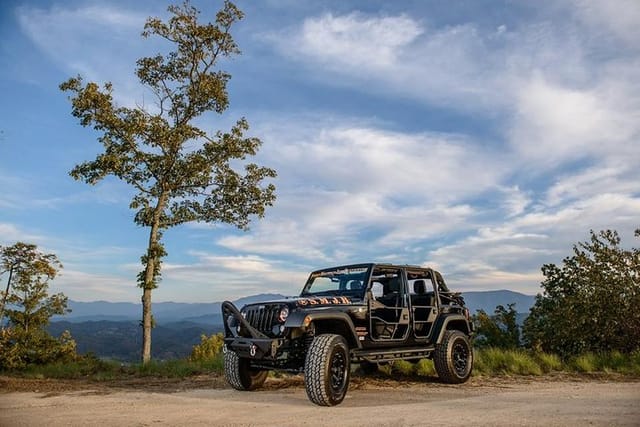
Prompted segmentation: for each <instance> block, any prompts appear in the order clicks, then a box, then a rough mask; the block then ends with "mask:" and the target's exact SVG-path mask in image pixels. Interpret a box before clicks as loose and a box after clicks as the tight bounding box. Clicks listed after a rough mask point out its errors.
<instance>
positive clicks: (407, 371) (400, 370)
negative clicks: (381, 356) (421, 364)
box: [391, 360, 414, 377]
mask: <svg viewBox="0 0 640 427" xmlns="http://www.w3.org/2000/svg"><path fill="white" fill-rule="evenodd" d="M413 367H414V365H413V363H411V362H407V361H406V360H396V361H395V362H393V365H391V373H392V374H400V375H403V376H406V377H408V376H411V375H412V374H413Z"/></svg>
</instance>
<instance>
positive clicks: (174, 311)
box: [52, 290, 535, 325]
mask: <svg viewBox="0 0 640 427" xmlns="http://www.w3.org/2000/svg"><path fill="white" fill-rule="evenodd" d="M462 296H463V297H464V300H465V302H466V304H467V307H469V310H470V311H471V313H475V312H476V311H477V310H484V311H486V312H487V313H493V310H494V309H495V308H496V306H497V305H503V306H504V307H506V306H507V305H508V304H511V303H515V304H516V306H515V308H516V311H518V312H519V313H526V312H528V311H529V308H531V306H532V305H533V303H534V302H535V297H534V296H532V295H525V294H521V293H519V292H514V291H508V290H501V291H479V292H464V293H463V294H462ZM283 298H286V296H284V295H280V294H259V295H252V296H249V297H245V298H240V299H238V300H236V301H233V303H234V304H235V305H236V306H237V307H242V306H243V305H245V304H250V303H255V302H261V301H269V300H276V299H283ZM220 305H221V302H212V303H179V302H158V303H153V304H152V311H153V317H154V319H155V321H156V322H157V324H159V325H161V324H167V323H174V322H193V323H202V324H206V325H221V324H222V318H221V314H220ZM68 306H69V308H70V309H71V313H69V314H66V315H65V316H55V317H54V318H53V319H52V320H53V321H67V322H72V323H78V322H87V321H97V320H108V321H136V320H139V319H140V318H141V316H142V307H141V305H140V304H136V303H129V302H107V301H94V302H80V301H69V305H68Z"/></svg>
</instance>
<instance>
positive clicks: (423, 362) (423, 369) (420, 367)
mask: <svg viewBox="0 0 640 427" xmlns="http://www.w3.org/2000/svg"><path fill="white" fill-rule="evenodd" d="M414 370H415V374H416V375H417V376H419V377H432V376H434V375H437V374H436V367H435V366H434V364H433V360H431V359H420V361H419V362H418V363H416V365H415V367H414Z"/></svg>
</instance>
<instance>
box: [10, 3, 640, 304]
mask: <svg viewBox="0 0 640 427" xmlns="http://www.w3.org/2000/svg"><path fill="white" fill-rule="evenodd" d="M168 4H169V3H168V2H165V1H153V0H145V1H138V2H129V1H119V0H102V1H73V0H71V1H55V0H54V1H49V0H43V1H19V0H8V1H3V2H1V3H0V93H1V94H2V96H1V97H0V131H1V132H2V133H1V134H0V244H3V245H8V244H13V243H14V242H16V241H18V240H21V241H27V242H32V243H36V244H38V245H39V246H40V247H41V249H43V250H45V251H47V252H53V253H56V254H57V255H58V257H59V258H60V260H61V261H62V263H63V264H64V269H63V271H62V274H61V275H60V276H59V277H58V278H57V279H56V280H55V281H54V282H53V284H52V290H53V291H61V292H64V293H65V294H66V295H67V296H69V297H70V298H71V299H75V300H81V301H94V300H109V301H132V302H135V301H139V298H140V290H139V289H138V288H137V287H136V283H135V277H136V274H137V272H138V271H139V270H140V269H141V266H140V264H139V257H140V255H141V254H142V253H143V251H144V249H145V244H146V240H147V230H145V229H142V228H138V227H136V226H135V225H134V223H133V213H132V211H130V210H129V209H128V204H129V201H130V198H131V195H132V192H131V190H130V189H129V188H127V187H126V186H125V185H123V184H121V183H119V182H118V181H117V180H115V179H106V180H104V181H103V182H101V183H100V184H98V185H96V186H94V187H91V186H88V185H86V184H83V183H81V182H76V181H74V180H73V179H72V178H70V177H69V175H68V172H69V170H71V169H72V168H73V166H74V165H75V164H77V163H79V162H82V161H86V160H90V159H93V158H94V157H95V155H96V154H97V153H98V152H99V150H100V146H99V144H98V142H97V140H96V134H95V133H93V132H92V131H91V130H89V129H85V128H82V127H81V126H80V125H79V124H77V122H76V121H75V119H74V118H73V117H72V116H71V114H70V106H69V102H68V100H67V99H66V95H65V94H63V93H62V92H60V91H59V90H58V85H59V84H60V83H61V82H62V81H64V80H66V79H68V78H69V77H72V76H75V75H77V74H81V75H82V76H83V77H84V78H85V79H86V80H91V81H96V82H100V83H102V82H105V81H111V82H112V83H113V85H114V92H115V97H116V100H117V102H118V103H120V104H121V105H126V106H133V105H135V104H136V103H138V104H142V103H145V102H147V103H148V102H152V98H151V97H150V95H149V94H148V93H145V91H144V89H143V88H141V87H140V86H139V85H138V83H137V81H136V79H135V76H134V73H133V70H134V66H135V60H136V59H137V58H139V57H142V56H150V55H153V54H155V53H157V52H158V51H161V50H162V49H163V48H164V46H163V45H162V44H159V43H158V42H157V41H154V40H145V39H142V38H141V37H140V32H141V30H142V27H143V25H144V21H145V19H146V17H148V16H160V17H166V16H167V12H166V7H167V5H168ZM193 4H194V5H195V6H196V7H198V8H199V9H201V10H202V11H203V14H202V16H203V18H206V17H208V16H213V13H214V12H215V10H217V8H218V7H219V5H220V2H209V1H200V0H198V1H194V2H193ZM237 5H238V6H239V7H240V8H241V9H242V10H243V11H244V12H245V13H246V17H245V19H244V20H243V21H242V22H241V23H240V24H239V25H238V26H237V27H236V28H235V30H234V36H235V37H236V40H237V42H238V43H239V45H240V48H241V50H242V51H243V54H242V55H241V56H239V57H236V58H234V59H232V60H230V61H227V62H223V63H221V67H222V68H223V69H225V70H228V71H229V72H230V73H231V74H232V75H233V78H232V80H231V82H230V86H229V90H230V97H231V107H230V108H229V110H228V111H226V112H225V113H224V114H223V115H219V116H218V115H210V116H207V117H206V118H205V119H203V120H202V122H201V123H199V125H200V126H202V127H203V128H205V129H207V130H210V131H215V130H217V129H222V130H226V129H228V128H229V127H230V125H231V123H233V122H235V120H237V119H238V118H240V117H242V116H244V117H246V118H247V119H248V121H249V123H250V125H251V131H250V132H251V134H252V135H253V136H258V137H260V138H261V139H262V140H263V143H264V144H263V146H262V148H261V151H260V153H259V155H258V156H257V159H256V161H257V162H259V163H260V164H263V165H266V166H270V167H273V168H275V169H276V170H277V171H278V174H279V175H278V178H277V179H276V180H275V181H274V183H275V185H276V187H277V195H278V199H277V201H276V203H275V205H274V207H272V208H270V209H269V210H268V212H267V215H266V217H265V218H264V219H263V220H261V221H255V222H254V223H253V224H252V226H251V230H250V231H249V232H241V231H238V230H235V229H234V228H232V227H229V226H225V225H220V224H218V225H205V224H192V225H185V226H181V227H179V228H175V229H172V230H170V231H168V232H167V233H166V234H165V244H166V247H167V250H168V252H169V256H168V257H167V258H166V259H165V263H164V269H163V280H162V282H161V283H160V287H159V288H158V289H157V290H155V291H154V296H153V298H154V301H182V302H210V301H219V300H222V299H227V298H230V299H235V298H237V297H241V296H246V295H251V294H256V293H260V292H280V293H284V294H295V293H296V292H297V291H298V290H299V289H300V287H301V285H302V284H303V282H304V280H305V278H306V276H307V274H308V272H309V271H310V270H313V269H317V268H321V267H326V266H330V265H335V264H345V263H351V262H363V261H370V260H375V261H381V262H398V263H409V264H420V265H429V266H433V267H435V268H437V269H440V270H441V271H442V272H443V274H444V275H445V278H447V279H448V282H449V284H450V286H451V287H452V288H455V289H459V290H463V291H471V290H489V289H512V290H515V291H520V292H524V293H528V294H534V293H536V292H538V290H539V284H540V281H541V280H542V276H541V273H540V267H541V266H542V264H544V263H549V262H553V263H559V262H561V260H562V258H563V257H565V256H567V255H569V254H570V250H571V246H572V244H573V243H575V242H578V241H583V240H586V239H587V238H588V233H589V230H590V229H595V230H600V229H604V228H613V229H617V230H618V231H619V232H620V233H621V234H622V235H623V242H624V244H625V245H627V246H631V245H635V246H637V241H636V242H634V239H633V237H632V236H633V230H634V229H635V228H637V227H640V185H639V184H640V168H639V167H638V164H640V144H639V143H638V139H639V137H640V85H639V84H638V82H640V3H638V2H637V1H634V0H629V1H625V0H617V1H615V2H612V1H608V0H591V1H581V0H566V1H557V2H526V1H522V2H517V1H488V0H487V1H477V2H469V1H457V2H456V1H451V2H442V1H406V2H384V1H368V2H355V1H325V2H315V1H292V0H271V1H264V2H251V1H238V2H237Z"/></svg>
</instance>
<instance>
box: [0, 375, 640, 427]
mask: <svg viewBox="0 0 640 427" xmlns="http://www.w3.org/2000/svg"><path fill="white" fill-rule="evenodd" d="M156 425H158V426H161V425H170V426H183V425H184V426H187V425H188V426H205V425H206V426H211V425H215V426H249V425H250V426H426V425H428V426H440V425H446V426H478V425H490V426H518V425H522V426H578V425H580V426H582V425H596V426H599V425H603V426H605V425H607V426H609V425H613V426H640V381H630V382H629V381H627V382H617V381H611V382H610V381H602V380H592V381H576V380H557V381H529V380H509V381H506V382H496V381H493V382H488V383H485V382H483V381H482V380H477V379H474V380H473V381H472V382H471V383H469V384H463V385H457V386H450V385H444V384H438V383H431V384H421V383H417V384H416V383H410V384H402V383H396V384H395V386H393V385H392V386H389V385H383V386H380V385H367V384H366V383H365V384H364V385H361V386H357V387H355V389H352V390H350V391H349V393H348V394H347V397H346V399H345V400H344V402H343V403H342V405H340V406H336V407H332V408H326V407H318V406H315V405H313V404H311V403H310V402H309V401H308V400H307V396H306V394H305V391H304V388H303V387H302V386H301V385H300V384H293V385H291V386H289V387H284V388H280V387H270V388H267V389H266V390H261V391H255V392H238V391H234V390H230V389H213V388H212V389H202V388H199V389H188V390H183V391H176V390H172V391H171V392H165V391H154V390H151V391H150V390H135V389H133V390H131V389H129V390H127V389H124V390H122V389H109V388H105V387H95V388H93V389H92V387H91V385H87V386H86V389H81V390H77V389H76V390H63V391H48V392H47V391H45V392H42V391H41V392H15V391H13V392H6V391H5V392H0V426H2V427H13V426H156Z"/></svg>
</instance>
